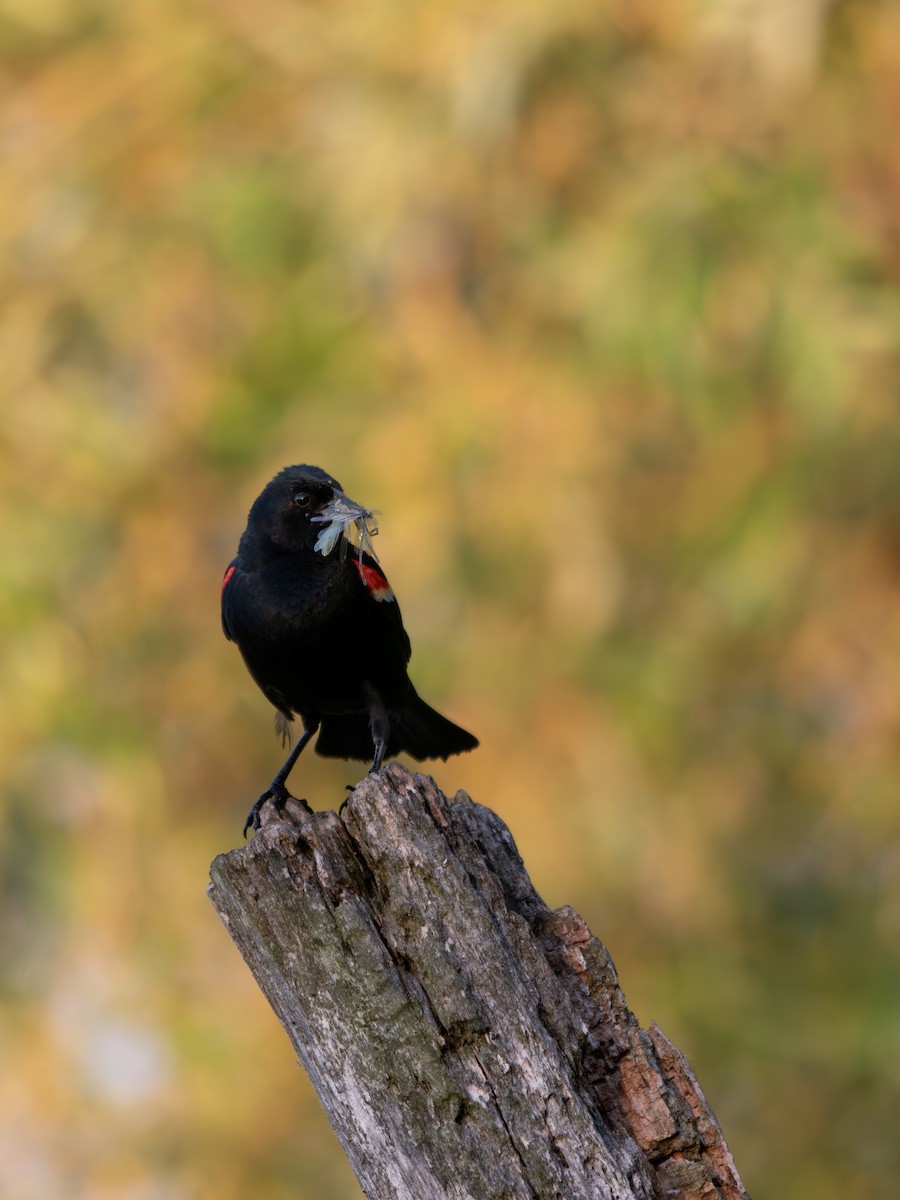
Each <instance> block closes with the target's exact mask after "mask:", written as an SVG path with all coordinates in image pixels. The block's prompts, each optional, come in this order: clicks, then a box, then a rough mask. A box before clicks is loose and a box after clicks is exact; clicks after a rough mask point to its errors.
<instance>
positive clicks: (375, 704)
mask: <svg viewBox="0 0 900 1200" xmlns="http://www.w3.org/2000/svg"><path fill="white" fill-rule="evenodd" d="M364 686H365V693H366V700H367V701H368V704H369V729H370V730H371V733H372V742H373V743H374V745H375V757H374V758H373V759H372V765H371V767H370V768H369V771H370V772H371V771H377V770H378V768H379V767H380V766H381V763H382V760H383V758H384V752H385V750H386V749H387V744H388V742H389V741H390V737H391V722H390V719H389V717H388V715H387V709H386V708H385V707H384V701H383V700H382V699H381V697H380V696H379V694H378V692H376V690H375V689H374V688H373V687H372V685H371V683H369V682H368V680H367V681H366V683H365V685H364Z"/></svg>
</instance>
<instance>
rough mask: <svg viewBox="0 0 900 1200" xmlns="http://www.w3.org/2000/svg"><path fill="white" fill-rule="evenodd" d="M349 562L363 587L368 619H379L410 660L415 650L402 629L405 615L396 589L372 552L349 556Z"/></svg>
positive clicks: (404, 656)
mask: <svg viewBox="0 0 900 1200" xmlns="http://www.w3.org/2000/svg"><path fill="white" fill-rule="evenodd" d="M347 564H348V566H349V568H350V569H351V570H352V571H354V572H355V573H356V575H357V577H358V579H359V583H360V585H361V586H362V588H363V593H364V595H365V598H366V605H367V609H368V615H369V620H371V621H377V622H378V624H379V626H380V627H381V629H382V630H383V631H384V633H386V634H387V633H391V634H392V635H393V637H394V638H397V639H398V640H399V644H400V649H401V650H402V652H403V660H404V662H409V656H410V654H411V653H412V649H411V647H410V644H409V637H408V635H407V632H406V630H405V629H404V628H403V617H402V616H401V614H400V605H399V604H398V603H397V599H396V597H395V596H394V591H393V588H392V587H391V585H390V584H389V583H388V581H387V576H386V575H385V573H384V572H383V571H382V569H381V567H380V566H379V565H378V563H377V562H376V561H375V559H374V558H372V556H371V555H369V554H363V555H362V556H361V557H360V556H359V555H357V554H354V555H353V556H352V557H348V559H347Z"/></svg>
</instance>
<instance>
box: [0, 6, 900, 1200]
mask: <svg viewBox="0 0 900 1200" xmlns="http://www.w3.org/2000/svg"><path fill="white" fill-rule="evenodd" d="M0 39H2V45H3V47H4V51H3V70H2V85H0V86H2V98H3V99H2V106H0V109H2V118H0V121H2V123H0V151H2V156H3V164H4V165H3V174H2V178H3V185H2V190H0V238H2V248H3V256H2V257H3V265H4V266H3V269H4V283H3V298H4V301H5V303H4V308H3V319H2V322H0V379H2V396H0V496H2V509H0V528H2V547H3V549H2V554H0V580H2V585H0V620H2V625H3V634H2V663H3V665H2V673H0V704H2V715H0V755H2V764H3V776H4V786H3V794H4V813H3V818H2V825H0V847H2V849H0V859H2V904H0V967H2V981H0V995H2V1014H0V1020H2V1059H3V1070H2V1072H0V1106H2V1119H0V1194H2V1195H3V1196H4V1197H9V1198H10V1200H56V1198H67V1200H68V1198H70V1197H72V1198H74V1197H89V1198H91V1200H106V1198H110V1200H113V1198H115V1200H206V1198H207V1197H210V1198H211V1197H215V1198H216V1200H231V1198H235V1200H237V1198H238V1197H246V1196H248V1195H253V1196H254V1197H260V1198H261V1200H282V1198H287V1197H292V1198H297V1197H302V1198H305V1197H309V1198H313V1197H315V1198H316V1200H352V1198H356V1197H358V1196H359V1195H360V1193H359V1190H358V1187H357V1185H356V1183H355V1181H354V1180H353V1177H352V1175H351V1174H350V1171H349V1168H348V1167H347V1166H346V1164H345V1162H344V1160H343V1156H342V1153H341V1151H340V1148H339V1146H338V1144H337V1142H336V1140H335V1138H334V1136H333V1134H332V1133H331V1131H330V1129H329V1127H328V1125H327V1122H326V1120H325V1118H324V1116H323V1115H322V1114H321V1112H320V1111H319V1108H318V1104H317V1101H316V1099H315V1097H314V1095H313V1094H312V1092H311V1089H310V1087H309V1085H308V1084H307V1082H306V1079H305V1077H304V1076H303V1074H302V1071H301V1070H300V1068H299V1067H298V1066H297V1065H296V1063H295V1062H294V1061H293V1060H292V1057H291V1053H290V1050H289V1046H288V1043H287V1040H286V1038H285V1037H284V1035H283V1034H282V1032H281V1030H280V1028H279V1027H278V1026H277V1024H276V1022H275V1019H274V1017H273V1016H272V1015H271V1013H270V1012H269V1011H268V1009H267V1007H266V1006H265V1004H264V1002H263V1000H262V999H261V997H260V996H259V995H258V993H257V992H256V990H255V987H254V986H253V984H252V982H251V981H250V979H249V977H248V976H247V974H246V972H245V969H244V967H243V964H242V962H241V961H240V959H239V957H238V955H237V952H236V951H235V950H234V949H233V947H232V946H231V943H230V942H229V941H228V939H227V937H226V935H225V933H224V931H223V930H222V928H221V927H220V926H219V923H218V921H217V919H216V917H215V915H214V913H213V911H212V908H211V906H210V905H209V903H208V901H207V899H206V897H205V894H204V886H205V883H206V877H207V866H208V863H209V861H210V859H211V858H212V857H213V856H214V855H215V854H217V853H219V852H220V851H223V850H227V849H229V848H230V847H232V846H234V845H237V844H238V843H239V842H240V840H241V839H240V830H241V825H242V822H243V819H244V815H245V813H246V810H247V808H248V805H249V803H250V802H251V801H252V799H253V798H254V797H255V796H256V795H257V794H258V792H259V791H260V789H261V787H262V786H263V785H264V784H265V783H266V782H267V781H268V780H269V778H270V777H271V775H272V773H273V771H274V769H275V767H276V766H277V764H278V763H279V762H280V755H281V750H280V747H279V746H278V745H277V743H276V742H275V739H274V736H273V733H272V719H271V710H270V709H269V707H268V705H267V704H266V702H265V701H264V700H263V699H262V697H261V696H260V695H259V694H258V693H257V692H256V689H255V688H254V686H253V684H252V683H251V681H250V679H249V677H248V676H247V675H246V673H245V671H244V668H243V666H242V664H241V662H240V659H239V656H238V654H237V652H236V651H235V649H234V647H232V646H229V645H227V644H226V642H225V641H224V640H223V638H222V635H221V630H220V628H219V616H218V595H219V584H220V581H221V577H222V572H223V569H224V567H225V564H226V563H227V562H228V560H229V559H230V557H231V556H232V554H233V552H234V547H235V544H236V539H237V536H238V534H239V532H240V530H241V529H242V527H243V522H244V517H245V514H246V511H247V508H248V507H249V504H250V503H251V501H252V499H253V497H254V496H255V495H256V493H257V492H258V491H259V490H260V488H261V487H262V486H263V484H264V483H265V482H266V481H267V480H268V478H269V477H270V476H271V475H272V474H274V472H275V471H276V470H278V469H279V468H280V467H282V466H283V465H285V464H286V463H289V462H296V461H307V462H314V463H318V464H321V465H323V466H324V467H326V468H327V469H328V470H329V471H330V472H332V473H334V474H335V475H336V476H337V477H338V478H339V479H340V480H341V481H342V482H343V483H344V485H345V486H346V488H347V490H348V492H349V494H350V495H352V496H353V497H355V498H357V499H359V500H361V501H363V502H365V503H367V504H371V505H374V506H376V507H377V508H379V509H380V510H381V511H382V514H383V516H382V521H381V533H380V536H379V539H378V550H379V552H380V555H381V558H382V562H383V564H384V565H385V567H386V569H387V571H388V573H389V575H390V578H391V581H392V583H393V584H394V586H395V588H396V590H397V592H398V594H399V596H400V599H401V603H402V606H403V609H404V615H405V618H406V622H407V625H408V627H409V629H410V631H411V634H412V638H413V644H414V657H413V664H412V668H413V677H414V679H415V681H416V683H417V684H418V685H419V687H420V689H421V690H422V692H423V693H424V694H425V695H427V696H428V697H429V699H431V700H432V701H433V702H434V703H435V704H437V705H439V706H440V707H442V708H443V709H445V711H447V712H448V713H449V714H450V715H452V716H453V717H455V718H456V719H457V720H458V721H460V722H461V723H463V724H466V725H468V726H470V727H471V728H472V729H473V730H475V731H476V732H477V733H478V735H479V736H480V737H481V739H482V748H481V749H480V750H479V751H477V752H476V753H475V754H472V755H469V756H466V757H464V758H462V759H457V760H452V761H450V762H448V763H447V764H440V763H438V764H436V767H435V770H434V774H435V776H436V778H437V779H438V781H439V783H440V784H441V785H442V786H443V787H444V788H445V790H451V791H452V790H455V789H456V788H458V787H464V788H466V789H467V790H469V791H470V792H471V793H472V795H473V796H474V797H475V798H476V799H477V800H480V801H482V802H484V803H487V804H489V805H491V806H492V807H493V808H495V809H496V810H497V811H499V812H500V813H501V815H502V816H503V817H504V818H505V819H506V820H507V821H508V823H509V824H510V826H511V828H512V830H513V833H514V835H515V836H516V838H517V840H518V842H519V846H520V848H521V850H522V852H523V854H524V857H525V859H526V862H527V863H528V865H529V868H530V870H531V872H532V876H533V878H534V881H535V883H536V885H537V887H538V889H539V890H540V891H541V892H542V894H543V895H544V897H545V898H546V899H547V901H548V902H549V903H551V904H554V905H555V904H561V903H565V902H569V903H572V904H574V905H575V906H576V907H577V908H578V909H579V910H580V911H581V912H582V913H583V914H584V916H585V917H586V919H587V920H588V922H589V923H590V924H591V926H592V928H593V929H594V930H595V932H596V933H597V934H598V935H599V936H600V937H601V938H602V939H603V940H604V941H605V942H606V944H607V945H608V946H609V948H610V950H611V952H612V954H613V955H614V957H615V960H616V962H617V964H618V966H619V970H620V973H621V978H622V982H623V985H624V988H625V991H626V994H627V996H628V998H629V1001H630V1003H631V1005H632V1007H633V1008H634V1009H635V1011H636V1012H637V1014H638V1016H639V1017H640V1019H641V1020H642V1022H644V1023H647V1022H649V1021H650V1020H651V1019H656V1020H657V1021H658V1022H659V1023H660V1025H661V1026H662V1028H663V1029H664V1030H665V1032H666V1033H667V1034H668V1035H669V1036H670V1037H671V1038H672V1039H673V1040H674V1041H675V1042H676V1043H677V1044H678V1045H679V1046H680V1047H681V1048H682V1049H683V1050H684V1051H685V1053H686V1054H687V1055H688V1056H689V1059H690V1061H691V1063H692V1065H693V1067H694V1069H695V1071H696V1073H697V1075H698V1077H699V1079H700V1081H701V1084H702V1086H703V1087H704V1089H705V1090H706V1092H707V1093H708V1095H709V1097H710V1099H711V1102H712V1104H713V1107H714V1108H715V1110H716V1111H717V1113H718V1115H719V1117H720V1120H721V1122H722V1124H723V1127H724V1129H725V1132H726V1135H727V1137H728V1139H729V1141H730V1144H731V1147H732V1150H733V1152H734V1155H735V1158H736V1160H737V1163H738V1166H739V1169H740V1170H741V1172H742V1174H743V1176H744V1178H745V1182H746V1184H747V1186H748V1188H749V1189H750V1191H751V1192H752V1193H755V1194H758V1195H767V1194H769V1195H775V1194H777V1195H779V1196H781V1197H784V1198H787V1200H807V1198H808V1197H809V1196H816V1197H817V1198H818V1200H831V1198H835V1200H836V1198H838V1197H840V1198H841V1200H850V1198H852V1197H865V1198H866V1200H880V1198H881V1197H885V1198H886V1197H888V1196H894V1195H896V1179H897V1173H898V1170H900V1140H898V1137H897V1129H898V1127H900V1103H898V1099H900V1097H898V1091H900V1005H898V983H900V888H898V872H900V839H898V824H900V811H898V803H897V799H898V782H900V774H898V770H900V603H898V600H900V595H898V591H900V410H898V405H900V11H898V7H897V5H896V4H893V3H878V2H877V0H869V2H863V0H858V2H835V3H828V2H827V0H755V2H754V0H694V2H692V0H592V2H591V3H584V2H580V0H575V2H572V3H567V4H559V3H557V4H550V3H538V2H536V0H514V2H511V0H497V2H495V3H494V4H491V5H489V6H485V5H483V4H472V3H467V2H465V0H463V2H461V3H456V4H452V5H451V4H417V3H403V4H395V3H389V2H388V0H364V2H363V3H361V4H340V3H320V4H309V3H306V4H304V3H297V2H295V0H255V3H254V4H252V5H250V4H241V3H237V2H235V0H207V2H206V3H204V2H202V0H201V2H200V3H193V4H191V3H188V2H186V0H153V3H149V2H148V3H140V2H135V3H129V4H122V3H113V2H112V0H4V4H3V7H2V12H0ZM359 771H360V768H359V767H358V766H356V765H354V764H344V763H341V762H334V761H325V760H318V759H316V758H315V756H312V755H310V756H308V757H305V758H304V759H303V761H302V763H301V766H300V768H299V769H298V775H297V777H296V780H297V781H298V782H299V781H302V785H303V792H304V794H305V795H306V796H308V797H309V798H310V799H311V800H312V802H313V804H314V806H315V807H320V808H321V807H327V806H335V805H336V804H337V803H338V802H339V801H340V799H341V797H342V796H343V794H344V785H345V784H346V783H348V782H353V781H354V780H355V779H356V778H358V776H359Z"/></svg>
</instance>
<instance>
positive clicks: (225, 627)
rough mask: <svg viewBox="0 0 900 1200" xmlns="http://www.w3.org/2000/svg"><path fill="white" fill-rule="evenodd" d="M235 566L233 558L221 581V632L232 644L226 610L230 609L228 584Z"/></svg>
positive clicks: (231, 634)
mask: <svg viewBox="0 0 900 1200" xmlns="http://www.w3.org/2000/svg"><path fill="white" fill-rule="evenodd" d="M236 566H237V559H236V558H235V559H232V561H231V562H230V563H229V564H228V566H227V567H226V568H225V577H224V578H223V580H222V632H223V633H224V634H225V636H226V637H227V638H228V640H229V642H233V641H234V640H235V636H234V630H233V628H232V626H231V623H230V622H229V619H228V610H229V608H230V607H231V605H230V604H229V603H228V600H229V597H228V583H229V581H230V579H231V577H232V575H233V574H234V569H235V567H236Z"/></svg>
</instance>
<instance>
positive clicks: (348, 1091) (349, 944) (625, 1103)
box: [209, 763, 746, 1200]
mask: <svg viewBox="0 0 900 1200" xmlns="http://www.w3.org/2000/svg"><path fill="white" fill-rule="evenodd" d="M264 816H265V818H266V822H265V823H264V825H263V827H262V829H261V830H260V831H259V832H258V833H257V834H256V835H255V836H254V838H253V840H252V841H251V842H250V843H249V845H247V846H245V847H242V848H241V849H238V850H233V851H231V853H229V854H224V855H220V856H219V857H218V858H216V860H215V861H214V862H213V864H212V868H211V876H212V882H211V884H210V887H209V894H210V897H211V899H212V902H213V904H214V905H215V908H216V910H217V912H218V913H219V916H220V917H221V918H222V920H223V922H224V923H225V926H226V928H227V929H228V932H229V934H230V935H231V937H232V939H233V940H234V942H235V943H236V945H237V947H238V949H239V950H240V951H241V953H242V954H243V956H244V958H245V960H246V962H247V965H248V966H249V968H250V970H251V971H252V972H253V975H254V977H255V978H256V981H257V982H258V984H259V986H260V987H261V988H262V990H263V992H264V993H265V995H266V996H267V998H268V1000H269V1002H270V1003H271V1005H272V1007H273V1009H274V1010H275V1012H276V1014H277V1016H278V1018H279V1020H280V1021H281V1023H282V1025H283V1026H284V1028H285V1030H286V1031H287V1034H288V1036H289V1037H290V1039H291V1041H292V1043H293V1045H294V1048H295V1050H296V1051H297V1054H298V1055H299V1057H300V1060H301V1061H302V1063H303V1065H304V1067H305V1068H306V1070H307V1072H308V1073H309V1076H310V1078H311V1080H312V1082H313V1084H314V1086H315V1088H316V1091H317V1092H318V1094H319V1097H320V1098H321V1100H322V1103H323V1104H324V1105H325V1108H326V1110H327V1112H328V1116H329V1118H330V1120H331V1123H332V1125H333V1126H334V1128H335V1130H336V1132H337V1135H338V1137H339V1138H340V1141H341V1143H342V1145H343V1147H344V1149H345V1151H346V1153H347V1155H348V1157H349V1159H350V1163H351V1166H352V1167H353V1170H354V1171H355V1172H356V1176H357V1178H358V1179H359V1182H360V1184H361V1186H362V1189H363V1191H364V1192H365V1194H366V1196H368V1197H370V1200H394V1198H397V1200H401V1198H402V1200H444V1198H447V1200H451V1198H452V1200H519V1198H520V1197H521V1198H522V1200H526V1198H530V1197H538V1198H540V1200H551V1198H557V1197H558V1198H559V1200H582V1198H585V1200H586V1198H588V1197H591V1198H593V1200H598V1198H600V1200H602V1198H606V1197H609V1198H614V1200H626V1198H627V1200H634V1198H644V1197H656V1198H662V1197H670V1198H673V1200H675V1198H678V1200H693V1198H695V1197H696V1198H700V1197H703V1198H704V1200H718V1198H721V1200H738V1198H743V1197H746V1193H745V1191H744V1188H743V1186H742V1184H741V1181H740V1178H739V1177H738V1174H737V1171H736V1169H735V1166H734V1162H733V1161H732V1158H731V1154H730V1153H729V1150H728V1147H727V1146H726V1144H725V1141H724V1138H723V1136H722V1132H721V1130H720V1128H719V1126H718V1124H717V1122H716V1119H715V1117H714V1116H713V1114H712V1112H711V1111H710V1109H709V1106H708V1104H707V1103H706V1100H705V1099H704V1097H703V1093H702V1092H701V1091H700V1088H699V1086H698V1084H697V1081H696V1079H695V1078H694V1075H693V1073H692V1071H691V1069H690V1067H689V1066H688V1064H687V1062H686V1061H685V1059H684V1057H683V1056H682V1055H681V1053H680V1052H679V1051H678V1050H677V1049H676V1048H675V1047H674V1046H673V1045H672V1044H671V1043H670V1042H669V1041H668V1040H667V1039H666V1038H665V1037H664V1035H663V1034H662V1032H661V1031H660V1030H659V1029H658V1028H657V1027H656V1026H655V1025H651V1027H650V1028H649V1029H648V1030H643V1029H641V1028H640V1026H639V1025H638V1022H637V1020H636V1018H635V1017H634V1016H633V1014H632V1013H631V1012H630V1011H629V1009H628V1007H627V1005H626V1003H625V997H624V995H623V994H622V991H621V988H620V987H619V982H618V977H617V975H616V970H615V967H614V966H613V963H612V960H611V958H610V956H609V954H608V952H607V950H606V949H605V948H604V946H603V945H602V944H601V942H599V941H598V940H597V938H595V937H594V936H593V935H592V934H591V932H590V930H589V929H588V928H587V926H586V925H585V923H584V921H583V920H582V919H581V917H580V916H579V915H578V913H577V912H575V911H574V909H572V908H569V907H563V908H559V909H556V910H554V911H551V910H550V909H548V908H547V906H546V905H545V904H544V902H543V901H542V900H541V898H540V896H538V894H537V892H536V891H535V890H534V888H533V887H532V885H531V881H530V879H529V878H528V875H527V873H526V871H525V868H524V866H523V864H522V860H521V858H520V857H519V855H518V852H517V850H516V847H515V843H514V842H513V839H512V836H511V835H510V832H509V830H508V829H507V827H506V826H505V825H504V824H503V822H502V821H501V820H500V818H499V817H498V816H497V815H496V814H495V813H493V812H491V810H490V809H488V808H484V807H482V806H481V805H479V804H475V803H473V802H472V800H470V799H469V797H468V796H467V795H466V794H465V793H463V792H459V793H458V794H457V795H456V796H454V797H453V798H452V799H448V798H447V797H446V796H444V795H443V794H442V793H441V792H440V791H439V790H438V788H437V786H436V785H435V783H434V781H433V780H432V779H431V778H430V777H428V776H426V775H412V774H410V773H409V772H408V771H407V770H406V769H405V768H404V767H402V766H400V765H399V764H397V763H392V764H391V765H390V766H388V767H385V768H384V769H383V770H381V771H379V772H377V773H375V774H371V775H368V776H367V777H366V778H365V779H364V780H363V781H362V782H361V783H360V784H359V785H358V786H357V787H356V789H355V790H354V791H353V793H352V795H351V796H350V798H349V801H348V803H347V806H346V809H345V812H344V816H343V819H342V818H341V817H339V816H338V814H337V813H335V812H320V813H315V814H310V813H308V812H305V811H304V810H303V809H302V808H301V807H300V806H299V805H297V804H294V803H291V802H289V803H288V806H287V808H286V810H285V812H284V813H282V814H281V815H280V816H278V815H276V814H274V812H272V810H271V806H267V807H266V809H265V810H264Z"/></svg>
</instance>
